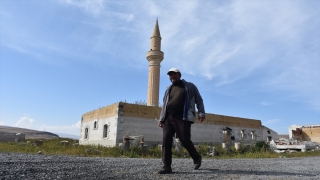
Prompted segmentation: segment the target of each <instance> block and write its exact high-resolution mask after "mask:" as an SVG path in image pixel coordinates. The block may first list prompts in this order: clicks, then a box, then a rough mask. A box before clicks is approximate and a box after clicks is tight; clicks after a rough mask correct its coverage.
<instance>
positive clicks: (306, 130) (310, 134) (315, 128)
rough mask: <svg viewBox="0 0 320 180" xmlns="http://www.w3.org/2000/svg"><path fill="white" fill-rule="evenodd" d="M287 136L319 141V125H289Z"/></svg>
mask: <svg viewBox="0 0 320 180" xmlns="http://www.w3.org/2000/svg"><path fill="white" fill-rule="evenodd" d="M289 138H290V139H293V140H298V141H312V142H317V143H320V125H305V126H299V125H295V124H294V125H291V126H289Z"/></svg>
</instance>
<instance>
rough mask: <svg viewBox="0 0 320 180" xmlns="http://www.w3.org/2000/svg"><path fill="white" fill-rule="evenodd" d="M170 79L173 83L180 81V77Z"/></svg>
mask: <svg viewBox="0 0 320 180" xmlns="http://www.w3.org/2000/svg"><path fill="white" fill-rule="evenodd" d="M170 81H171V82H172V84H177V83H178V82H179V81H180V79H170Z"/></svg>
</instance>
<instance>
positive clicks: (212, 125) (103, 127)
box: [80, 103, 277, 146]
mask: <svg viewBox="0 0 320 180" xmlns="http://www.w3.org/2000/svg"><path fill="white" fill-rule="evenodd" d="M160 112H161V108H159V107H153V106H145V105H137V104H127V103H117V104H113V105H110V106H106V107H103V108H100V109H98V110H95V111H92V112H88V113H86V114H84V115H83V116H82V125H81V137H80V144H96V145H97V144H101V145H105V146H117V145H118V144H119V143H122V141H123V140H122V138H123V137H124V136H125V135H128V136H139V135H143V136H144V142H145V143H146V144H158V143H161V142H162V129H161V128H160V127H158V122H157V120H158V118H159V117H160ZM276 138H277V133H276V132H274V131H272V130H271V129H269V128H267V127H265V126H262V125H261V121H260V120H253V119H246V118H238V117H231V116H223V115H215V114H206V120H205V121H204V122H202V123H200V122H199V121H198V120H196V122H195V123H194V124H193V125H192V126H191V139H192V141H193V142H194V143H213V144H220V143H222V142H224V143H231V144H232V143H234V142H255V141H270V140H272V139H276Z"/></svg>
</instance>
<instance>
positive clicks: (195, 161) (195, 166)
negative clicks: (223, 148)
mask: <svg viewBox="0 0 320 180" xmlns="http://www.w3.org/2000/svg"><path fill="white" fill-rule="evenodd" d="M201 161H202V157H201V156H200V157H199V158H198V159H197V160H194V161H193V162H194V169H195V170H197V169H199V167H200V166H201Z"/></svg>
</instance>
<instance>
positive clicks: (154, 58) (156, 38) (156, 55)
mask: <svg viewBox="0 0 320 180" xmlns="http://www.w3.org/2000/svg"><path fill="white" fill-rule="evenodd" d="M146 56H147V57H146V58H147V60H148V61H149V75H148V100H147V105H148V106H158V105H159V84H160V63H161V61H162V60H163V52H162V51H161V35H160V30H159V25H158V18H157V21H156V24H155V26H154V29H153V32H152V35H151V38H150V51H148V52H147V55H146Z"/></svg>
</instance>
